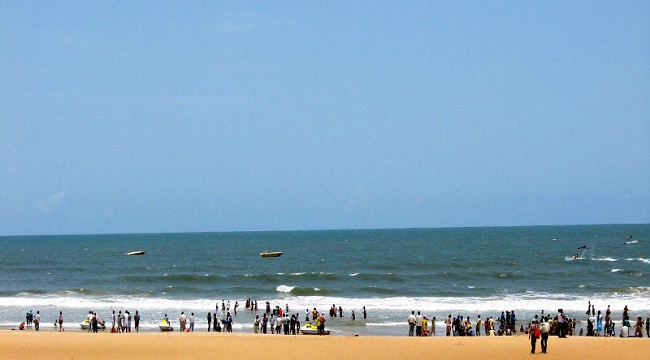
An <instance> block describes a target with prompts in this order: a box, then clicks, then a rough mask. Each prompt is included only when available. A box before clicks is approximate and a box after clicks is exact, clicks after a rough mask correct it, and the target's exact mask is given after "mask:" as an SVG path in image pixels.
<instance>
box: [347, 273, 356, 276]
mask: <svg viewBox="0 0 650 360" xmlns="http://www.w3.org/2000/svg"><path fill="white" fill-rule="evenodd" d="M348 275H349V276H357V275H359V273H354V274H348Z"/></svg>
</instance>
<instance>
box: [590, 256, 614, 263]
mask: <svg viewBox="0 0 650 360" xmlns="http://www.w3.org/2000/svg"><path fill="white" fill-rule="evenodd" d="M592 260H595V261H611V262H615V261H618V259H614V258H610V257H605V258H597V259H592Z"/></svg>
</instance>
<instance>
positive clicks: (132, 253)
mask: <svg viewBox="0 0 650 360" xmlns="http://www.w3.org/2000/svg"><path fill="white" fill-rule="evenodd" d="M126 255H144V251H143V250H138V251H129V252H128V253H126Z"/></svg>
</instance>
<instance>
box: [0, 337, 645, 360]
mask: <svg viewBox="0 0 650 360" xmlns="http://www.w3.org/2000/svg"><path fill="white" fill-rule="evenodd" d="M537 351H538V353H537V354H535V355H531V354H530V343H529V341H528V338H527V337H526V336H525V335H519V336H514V337H436V338H428V337H427V338H409V337H394V336H391V337H353V336H324V337H318V336H304V335H303V336H301V335H298V336H285V335H279V336H277V335H276V336H273V335H253V334H223V333H219V334H214V333H204V332H201V333H198V332H195V333H139V334H136V333H131V334H110V333H100V334H89V333H84V332H78V331H68V332H62V333H59V332H55V331H41V332H34V331H8V330H4V331H0V352H1V354H2V356H1V357H2V358H3V359H45V358H48V359H89V358H93V359H162V358H183V357H184V358H187V359H204V358H219V359H263V358H268V357H269V356H271V357H275V356H277V357H279V358H282V359H305V358H309V359H346V358H347V359H352V358H373V359H422V358H433V357H440V356H441V357H443V358H445V359H479V358H480V359H485V358H486V354H489V357H488V358H492V359H524V358H531V356H535V357H541V358H543V359H566V358H567V357H569V356H570V357H571V358H573V359H583V358H589V359H594V358H596V359H622V358H643V357H644V356H646V355H647V354H648V353H650V339H648V338H643V339H638V338H627V339H622V338H603V337H600V338H594V337H573V338H567V339H558V338H556V337H551V338H550V339H549V345H548V353H547V354H540V353H539V342H538V343H537ZM644 354H646V355H644Z"/></svg>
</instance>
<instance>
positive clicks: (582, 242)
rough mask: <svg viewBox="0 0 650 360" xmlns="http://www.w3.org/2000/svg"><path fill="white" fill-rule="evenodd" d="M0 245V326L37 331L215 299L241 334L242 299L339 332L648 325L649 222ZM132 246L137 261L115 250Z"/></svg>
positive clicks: (145, 321) (173, 313) (245, 314)
mask: <svg viewBox="0 0 650 360" xmlns="http://www.w3.org/2000/svg"><path fill="white" fill-rule="evenodd" d="M630 236H631V237H630ZM0 246H1V247H2V249H3V251H2V252H1V253H0V264H1V269H2V272H1V275H0V327H2V328H12V327H16V326H17V324H18V323H19V322H20V321H23V320H24V319H25V313H26V312H28V311H30V310H32V311H33V312H34V313H35V312H36V311H40V313H41V316H42V323H43V325H42V328H44V329H52V328H53V326H52V324H53V322H54V320H55V318H56V316H57V315H58V312H59V311H63V313H64V317H65V319H66V320H65V323H67V324H66V325H67V326H66V327H67V328H68V329H79V325H78V323H79V322H81V321H82V320H83V319H84V317H85V315H86V314H87V313H88V311H89V310H92V311H96V312H97V313H98V316H99V317H100V318H104V319H106V320H107V322H109V323H110V313H111V311H112V310H115V311H116V312H117V311H119V310H122V311H124V310H129V311H130V312H131V313H134V312H135V310H138V311H139V312H140V314H141V316H142V325H141V328H142V330H144V331H157V326H158V324H159V323H160V320H161V319H162V318H163V316H164V315H165V314H168V315H169V317H170V318H171V319H172V320H175V321H176V322H177V319H178V316H179V315H180V313H181V311H184V312H185V313H186V314H188V315H189V314H190V313H192V312H194V313H195V314H196V316H197V322H196V328H197V330H204V329H205V327H206V326H207V322H206V315H207V313H208V312H214V311H215V305H216V304H219V306H220V305H221V302H222V301H224V302H230V304H231V308H233V307H234V304H235V302H238V303H239V305H240V306H239V308H238V311H237V315H235V316H234V331H235V332H252V323H253V319H254V314H255V313H254V312H252V311H250V310H247V309H246V308H245V306H244V304H245V302H246V299H252V300H254V301H257V302H258V307H259V311H260V313H261V311H263V309H264V307H265V304H266V302H267V301H268V302H269V303H270V304H271V305H272V307H275V306H280V307H281V308H283V309H284V308H285V307H286V306H287V305H288V306H289V308H290V313H292V314H295V313H298V314H300V320H301V321H302V322H303V323H304V320H305V319H304V318H305V312H306V310H307V309H309V310H311V309H313V308H317V309H318V310H319V311H324V312H326V313H328V311H329V308H330V307H332V305H336V307H339V306H341V307H342V308H343V315H344V317H343V318H341V317H337V318H334V319H331V320H330V321H328V322H327V326H328V328H330V329H331V330H332V333H334V334H341V335H352V334H355V335H405V334H406V333H407V323H406V317H407V316H408V314H410V312H411V311H416V312H417V311H420V312H422V313H423V314H426V315H427V316H428V317H429V319H431V318H432V317H434V316H435V317H436V318H437V322H436V325H437V327H439V328H440V329H442V326H443V320H444V318H446V317H447V315H450V314H451V315H463V316H470V317H471V319H472V320H473V321H475V319H476V317H477V316H478V315H481V317H482V318H483V319H485V318H486V317H489V316H493V317H497V316H498V315H499V314H500V313H501V312H502V311H506V310H515V311H516V314H517V318H518V326H519V323H521V324H527V322H528V321H529V319H530V318H532V316H533V315H534V314H539V313H540V312H541V310H544V311H545V313H553V314H554V313H555V312H556V311H557V309H558V308H563V309H564V311H565V313H567V314H568V315H569V316H570V317H572V318H576V319H577V320H578V321H586V318H587V315H586V314H585V311H586V307H587V304H588V302H589V301H591V303H592V304H594V305H595V307H596V310H602V311H603V312H604V310H605V309H606V307H607V306H608V305H610V306H611V309H612V312H613V315H612V316H613V318H614V319H615V320H616V319H620V317H621V313H622V311H623V307H624V306H626V305H627V306H628V307H629V308H630V315H632V316H633V317H634V318H636V316H637V315H640V316H643V317H644V318H646V317H648V316H650V225H648V224H644V225H595V226H529V227H476V228H441V229H395V230H386V229H379V230H327V231H273V232H232V233H178V234H119V235H57V236H4V237H0ZM582 246H587V247H588V248H587V249H578V248H579V247H582ZM134 250H143V251H145V252H146V255H144V256H126V255H125V253H127V252H129V251H134ZM262 251H282V252H283V255H282V256H281V257H278V258H261V257H260V252H262ZM576 254H578V255H579V258H578V259H573V256H574V255H576ZM364 306H365V307H366V310H367V314H368V316H367V319H365V320H364V319H363V315H362V308H363V307H364ZM353 310H354V312H355V314H356V320H354V321H352V320H350V316H351V311H353ZM219 317H223V314H222V313H221V312H219ZM65 323H64V324H65ZM440 334H443V331H442V330H440V331H438V335H440Z"/></svg>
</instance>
